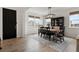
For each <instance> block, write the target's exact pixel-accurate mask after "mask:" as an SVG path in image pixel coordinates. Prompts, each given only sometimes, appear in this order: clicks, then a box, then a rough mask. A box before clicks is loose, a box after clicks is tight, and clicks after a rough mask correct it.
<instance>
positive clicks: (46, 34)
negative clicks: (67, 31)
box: [38, 26, 64, 43]
mask: <svg viewBox="0 0 79 59" xmlns="http://www.w3.org/2000/svg"><path fill="white" fill-rule="evenodd" d="M62 32H63V30H61V29H60V28H59V26H54V27H53V28H50V27H40V28H39V29H38V35H39V36H41V37H42V38H45V39H46V38H47V39H48V40H49V41H54V42H56V43H57V42H58V41H59V42H60V43H62V42H63V41H64V35H63V33H62Z"/></svg>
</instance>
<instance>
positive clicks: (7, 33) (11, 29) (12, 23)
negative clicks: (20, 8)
mask: <svg viewBox="0 0 79 59" xmlns="http://www.w3.org/2000/svg"><path fill="white" fill-rule="evenodd" d="M10 38H16V11H15V10H11V9H6V8H3V39H10Z"/></svg>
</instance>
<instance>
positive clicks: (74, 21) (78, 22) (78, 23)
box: [69, 14, 79, 28]
mask: <svg viewBox="0 0 79 59" xmlns="http://www.w3.org/2000/svg"><path fill="white" fill-rule="evenodd" d="M69 20H70V27H73V28H79V14H73V15H70V16H69Z"/></svg>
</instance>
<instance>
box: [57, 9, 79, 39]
mask: <svg viewBox="0 0 79 59" xmlns="http://www.w3.org/2000/svg"><path fill="white" fill-rule="evenodd" d="M73 11H79V8H73V9H70V10H65V11H60V12H58V11H57V12H56V14H57V15H56V16H55V17H61V16H64V18H65V19H64V24H65V36H69V37H72V38H75V37H76V36H77V35H79V28H69V13H70V12H73Z"/></svg>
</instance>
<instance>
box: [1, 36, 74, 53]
mask: <svg viewBox="0 0 79 59" xmlns="http://www.w3.org/2000/svg"><path fill="white" fill-rule="evenodd" d="M39 39H40V40H41V37H38V35H29V36H26V37H25V38H14V39H8V40H4V41H3V43H2V49H1V50H0V52H58V50H57V49H56V48H55V47H50V45H51V46H52V44H50V43H51V42H49V41H48V40H45V41H44V40H41V41H40V40H39ZM71 42H72V44H71V43H70V44H71V45H70V44H69V45H68V46H67V47H66V50H64V51H65V52H66V51H73V52H74V50H73V48H74V47H75V43H74V42H75V41H74V42H73V41H72V40H71ZM56 46H57V45H56ZM71 46H72V49H70V48H71Z"/></svg>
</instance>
